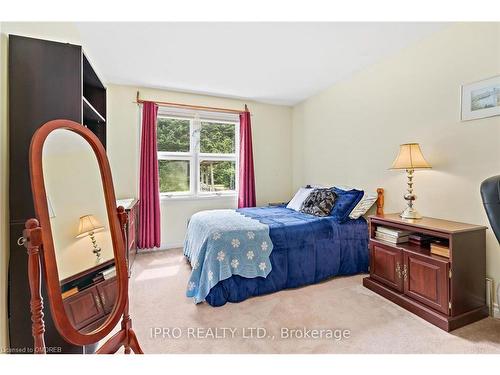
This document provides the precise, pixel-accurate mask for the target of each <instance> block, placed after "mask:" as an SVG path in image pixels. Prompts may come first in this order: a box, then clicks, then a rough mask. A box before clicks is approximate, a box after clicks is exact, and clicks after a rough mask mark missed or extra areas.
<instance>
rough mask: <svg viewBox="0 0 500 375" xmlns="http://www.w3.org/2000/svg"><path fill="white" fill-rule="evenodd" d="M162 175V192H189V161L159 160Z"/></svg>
mask: <svg viewBox="0 0 500 375" xmlns="http://www.w3.org/2000/svg"><path fill="white" fill-rule="evenodd" d="M158 169H159V174H160V192H161V193H172V192H188V191H189V161H188V160H158Z"/></svg>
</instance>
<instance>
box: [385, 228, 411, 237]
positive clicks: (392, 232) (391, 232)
mask: <svg viewBox="0 0 500 375" xmlns="http://www.w3.org/2000/svg"><path fill="white" fill-rule="evenodd" d="M377 232H379V233H384V234H387V235H389V236H393V237H404V236H409V235H410V234H412V233H413V232H410V231H408V230H400V229H395V228H387V227H381V226H378V227H377Z"/></svg>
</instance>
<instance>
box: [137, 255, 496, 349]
mask: <svg viewBox="0 0 500 375" xmlns="http://www.w3.org/2000/svg"><path fill="white" fill-rule="evenodd" d="M189 274H190V267H189V265H188V264H187V262H186V261H185V259H184V257H183V255H182V250H181V249H175V250H168V251H159V252H156V253H145V254H140V255H138V256H137V257H136V260H135V264H134V269H133V274H132V278H131V282H130V304H131V307H130V310H131V316H132V319H133V325H134V328H135V331H136V333H137V335H138V337H139V340H140V343H141V346H142V348H143V349H144V351H145V352H146V353H500V320H495V319H492V318H487V319H484V320H482V321H479V322H477V323H474V324H471V325H469V326H466V327H463V328H461V329H458V330H455V331H453V332H452V333H446V332H444V331H442V330H440V329H439V328H437V327H435V326H433V325H431V324H429V323H427V322H426V321H424V320H422V319H420V318H418V317H417V316H415V315H413V314H411V313H409V312H407V311H406V310H404V309H402V308H400V307H399V306H396V305H395V304H393V303H391V302H389V301H387V300H385V299H383V298H382V297H380V296H378V295H376V294H375V293H373V292H371V291H369V290H367V289H366V288H364V287H363V286H362V285H361V280H362V277H363V276H361V275H359V276H352V277H342V278H335V279H332V280H329V281H326V282H323V283H320V284H317V285H310V286H306V287H303V288H299V289H293V290H285V291H281V292H278V293H274V294H270V295H267V296H260V297H255V298H251V299H248V300H246V301H244V302H241V303H236V304H232V303H228V304H226V305H225V306H223V307H217V308H214V307H211V306H209V305H208V304H206V303H203V304H199V305H195V304H194V303H193V302H192V300H191V299H189V298H187V297H185V287H186V283H187V280H188V277H189ZM303 327H306V328H307V329H332V330H334V329H338V330H349V333H350V336H349V337H347V338H343V339H341V340H335V339H333V338H327V337H325V336H326V335H327V334H328V332H327V331H324V332H323V336H324V337H323V338H316V339H313V338H307V339H304V338H294V339H287V338H281V329H282V328H288V329H293V328H303ZM155 328H156V329H157V331H158V330H160V329H161V332H162V334H161V335H159V336H158V335H157V336H156V337H153V336H154V335H153V334H152V333H153V332H154V329H155ZM174 328H177V329H176V330H173V329H174ZM197 328H200V329H201V330H200V331H197V330H196V329H197ZM207 328H212V329H213V330H212V331H211V332H212V333H213V334H214V335H215V334H217V335H218V336H216V337H211V336H210V330H207ZM215 328H217V329H218V331H217V332H215ZM251 328H255V329H254V330H253V331H252V330H251ZM256 328H260V330H258V332H259V333H260V334H263V333H264V330H265V337H264V338H256V337H255V336H257V333H258V332H257V330H256ZM223 329H225V333H226V336H225V338H223V333H224V332H223ZM229 329H232V330H233V331H230V330H229ZM231 332H234V333H231ZM251 333H253V335H254V338H252V337H251ZM330 333H331V332H330ZM233 334H234V336H233ZM169 335H170V337H169ZM174 335H175V337H177V338H174V337H173V336H174ZM244 335H245V337H243V336H244ZM318 335H319V332H318ZM193 336H195V337H196V338H193Z"/></svg>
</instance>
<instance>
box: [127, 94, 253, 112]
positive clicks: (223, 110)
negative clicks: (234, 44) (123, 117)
mask: <svg viewBox="0 0 500 375" xmlns="http://www.w3.org/2000/svg"><path fill="white" fill-rule="evenodd" d="M148 101H151V102H153V103H155V104H157V105H159V106H163V107H175V108H189V109H199V110H201V111H208V112H223V113H238V114H239V113H242V112H249V111H248V107H247V105H246V104H245V109H244V110H243V111H241V110H237V109H229V108H217V107H206V106H203V105H191V104H181V103H171V102H158V101H154V100H142V99H139V91H137V98H136V101H135V103H137V104H142V103H144V102H148Z"/></svg>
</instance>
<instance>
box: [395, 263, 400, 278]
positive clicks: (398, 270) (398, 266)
mask: <svg viewBox="0 0 500 375" xmlns="http://www.w3.org/2000/svg"><path fill="white" fill-rule="evenodd" d="M396 275H398V278H399V279H401V264H399V262H396Z"/></svg>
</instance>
